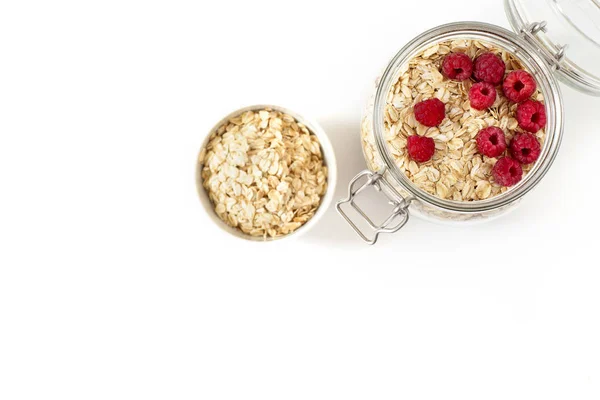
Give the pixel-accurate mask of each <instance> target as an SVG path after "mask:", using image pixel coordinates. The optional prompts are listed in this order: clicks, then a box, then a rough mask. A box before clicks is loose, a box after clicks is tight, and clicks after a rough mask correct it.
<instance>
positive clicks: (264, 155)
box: [198, 109, 328, 238]
mask: <svg viewBox="0 0 600 400" xmlns="http://www.w3.org/2000/svg"><path fill="white" fill-rule="evenodd" d="M198 164H199V168H200V174H201V178H202V186H203V187H204V189H205V190H206V192H207V193H208V196H209V198H210V200H211V202H212V204H213V206H214V210H215V212H216V214H217V215H218V216H219V218H220V219H221V220H223V221H224V222H225V223H226V224H228V225H229V226H232V227H234V228H237V229H239V230H240V231H242V232H243V233H245V234H247V235H250V236H254V237H263V238H268V237H271V238H277V237H281V236H284V235H287V234H290V233H292V232H294V231H295V230H297V229H298V228H300V227H301V226H302V225H304V224H305V223H306V222H307V221H308V220H309V219H311V218H312V217H313V216H314V214H315V212H316V211H317V209H318V208H319V205H320V204H321V200H322V198H323V196H324V195H325V192H326V190H327V176H328V171H327V166H326V165H325V160H324V157H323V153H322V150H321V145H320V143H319V140H318V139H317V137H316V136H315V135H314V134H313V133H312V132H310V131H309V129H308V128H307V127H306V126H305V125H304V124H302V123H300V122H298V121H296V119H295V118H294V117H292V116H291V115H288V114H284V113H282V112H280V111H277V110H272V109H262V110H255V111H253V110H251V111H246V112H244V113H242V114H240V115H237V116H235V117H233V118H230V119H229V120H228V121H227V122H225V123H223V124H222V125H221V126H220V127H219V128H218V129H217V130H216V131H215V132H214V133H213V134H212V135H211V137H210V138H209V141H208V144H207V145H206V147H205V148H203V149H202V150H201V152H200V156H199V159H198Z"/></svg>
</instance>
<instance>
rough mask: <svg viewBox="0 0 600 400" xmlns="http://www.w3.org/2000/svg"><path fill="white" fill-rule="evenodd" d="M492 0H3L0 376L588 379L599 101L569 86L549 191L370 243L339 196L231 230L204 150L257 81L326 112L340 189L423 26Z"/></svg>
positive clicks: (281, 381) (452, 388)
mask: <svg viewBox="0 0 600 400" xmlns="http://www.w3.org/2000/svg"><path fill="white" fill-rule="evenodd" d="M469 19H470V20H480V21H485V22H491V23H495V24H498V25H501V26H504V27H508V23H507V21H506V19H505V16H504V11H503V7H502V2H501V1H500V0H498V1H486V2H485V4H482V2H475V1H472V0H471V1H468V0H452V1H433V0H429V1H425V0H422V1H401V0H395V1H383V0H370V1H364V2H351V1H324V0H321V1H311V0H305V1H302V2H300V1H284V0H278V1H267V0H255V1H211V2H206V1H168V2H167V1H162V2H159V1H148V0H146V1H131V0H129V1H121V0H119V1H110V0H105V1H95V2H92V1H87V2H80V1H58V2H42V1H39V2H32V1H3V2H2V3H1V6H0V399H2V400H13V399H61V400H64V399H78V400H79V399H128V400H129V399H145V400H146V399H178V400H179V399H206V400H213V399H214V400H217V399H228V400H229V399H236V400H237V399H261V400H268V399H277V400H281V399H286V400H287V399H327V400H330V399H344V400H350V399H411V400H413V399H427V400H429V399H436V400H437V399H461V400H467V399H477V400H481V399H508V398H510V399H528V400H530V399H567V398H568V399H581V400H586V399H598V398H599V396H600V326H599V324H598V320H599V314H600V313H599V310H598V309H599V308H600V290H599V283H600V272H599V271H598V264H599V263H598V256H597V254H598V233H597V226H598V222H599V219H600V218H599V216H598V211H597V210H598V206H597V201H598V195H599V194H600V193H599V189H598V180H597V175H598V162H597V154H598V149H599V148H600V139H599V135H598V132H599V131H598V123H599V122H600V121H599V118H598V115H597V110H598V109H599V108H600V100H599V99H597V98H590V97H588V96H585V95H582V94H579V93H578V92H575V91H574V90H571V89H569V88H565V87H563V89H564V90H563V92H564V101H565V104H566V131H565V140H564V143H563V146H562V148H561V151H560V155H559V157H558V159H557V161H556V163H555V165H554V166H553V168H552V169H551V171H550V172H549V173H548V175H547V176H546V177H545V179H544V180H543V181H542V182H541V183H540V184H539V186H538V188H537V190H535V191H534V192H532V193H531V194H529V195H528V196H527V197H526V198H525V200H524V201H523V202H522V204H521V206H520V207H519V208H518V209H517V210H516V211H515V212H514V213H512V214H510V215H509V216H507V217H505V218H503V219H500V220H497V221H495V222H491V223H488V224H484V225H479V226H475V227H472V226H471V227H461V226H458V227H456V226H439V225H434V224H431V223H428V222H424V221H422V220H417V219H413V220H411V222H410V223H409V224H408V225H407V226H406V228H405V229H404V230H402V231H401V232H399V233H398V234H396V235H394V236H387V237H383V238H382V239H381V240H380V243H379V244H378V245H377V246H375V247H368V246H365V245H363V244H362V243H361V242H360V241H359V240H358V238H357V237H355V235H354V233H353V232H352V231H351V230H350V229H349V228H348V227H347V226H346V225H345V224H344V222H343V221H342V220H341V218H340V217H338V216H337V214H336V213H335V212H334V210H333V209H331V210H329V211H328V213H327V215H326V216H325V218H324V219H323V220H322V221H321V222H320V223H319V224H318V226H317V227H315V229H314V231H311V232H309V234H308V235H307V236H305V237H303V238H300V239H298V240H290V241H289V242H288V241H284V242H281V243H278V244H277V245H274V246H264V245H257V244H251V243H244V242H240V241H239V240H237V239H235V238H232V237H230V236H228V235H227V234H225V233H223V232H221V231H220V230H219V229H217V228H216V227H215V226H214V225H213V223H212V221H211V220H210V219H209V218H208V216H207V215H206V214H205V212H204V210H203V209H202V208H201V207H200V204H199V202H198V199H197V195H196V192H195V184H194V165H195V160H196V155H197V152H198V150H199V146H200V144H201V142H202V140H203V137H204V135H205V134H206V132H207V131H208V130H209V129H210V128H211V127H212V126H213V125H214V124H215V123H216V122H217V121H218V120H220V119H221V118H222V117H223V116H224V115H225V114H228V113H229V112H231V111H233V110H235V109H237V108H239V107H242V106H246V105H250V104H255V103H272V104H279V105H282V106H285V107H288V108H290V109H292V110H295V111H297V112H299V113H301V114H304V115H307V116H309V117H311V118H314V119H316V120H318V121H319V122H320V123H321V124H322V126H323V127H324V128H325V129H326V131H327V132H328V133H329V135H330V137H331V140H332V142H333V145H334V147H335V149H336V152H337V157H338V164H339V165H338V167H339V172H340V173H339V184H338V186H337V194H336V198H340V197H341V196H342V195H343V193H344V191H345V186H346V184H347V182H348V181H349V179H350V178H351V177H352V176H353V175H354V174H356V173H357V172H358V171H360V170H361V169H363V168H364V162H363V159H362V156H361V151H360V147H359V146H360V144H359V120H360V116H361V111H362V107H363V105H364V104H365V101H366V98H367V96H368V94H369V93H370V90H371V87H372V83H373V80H374V79H375V77H376V76H377V75H378V73H379V72H380V71H381V69H382V68H383V67H384V66H385V65H386V63H387V61H388V60H389V58H391V56H392V55H393V54H395V52H396V51H397V50H399V49H400V48H401V47H402V46H403V45H404V44H405V43H406V42H407V41H408V40H410V39H411V38H413V37H414V36H416V35H418V34H419V33H420V32H422V31H424V30H426V29H428V28H431V27H433V26H435V25H439V24H441V23H445V22H451V21H456V20H469Z"/></svg>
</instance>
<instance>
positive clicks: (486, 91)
mask: <svg viewBox="0 0 600 400" xmlns="http://www.w3.org/2000/svg"><path fill="white" fill-rule="evenodd" d="M505 72H506V65H505V64H504V61H502V59H501V58H500V57H498V56H497V55H496V54H494V53H491V52H487V53H483V54H481V55H480V56H479V57H477V58H476V59H475V61H472V60H471V58H470V57H469V56H468V55H466V54H464V53H451V54H448V55H447V56H446V57H445V58H444V61H443V62H442V73H443V74H444V75H445V76H446V77H447V78H449V79H452V80H456V81H464V80H467V79H471V78H472V79H473V80H475V82H476V83H474V84H473V86H471V89H470V90H469V101H470V103H471V107H472V108H474V109H476V110H485V109H487V108H489V107H491V106H492V105H493V104H494V103H495V101H496V96H497V95H498V93H497V91H496V86H499V85H500V84H501V83H502V92H503V93H504V96H506V98H507V99H508V100H510V101H512V102H514V103H518V104H519V105H518V106H517V113H516V114H517V115H516V118H517V122H518V123H519V127H521V129H523V130H524V131H526V132H517V133H516V134H515V135H514V137H513V139H512V141H511V142H510V144H508V145H507V143H506V137H505V135H504V132H503V131H502V129H500V128H497V127H493V126H492V127H489V128H485V129H483V130H481V131H480V132H479V133H478V134H477V138H476V141H477V149H478V151H479V152H480V153H481V154H483V155H484V156H487V157H492V158H495V157H500V156H501V155H502V154H503V153H504V152H505V151H506V150H507V148H508V150H509V153H510V156H504V157H501V158H500V159H498V161H497V162H496V164H495V165H494V168H493V171H492V174H493V176H494V180H495V181H496V182H497V183H498V184H499V185H502V186H513V185H515V184H516V183H518V182H519V181H520V180H521V179H522V177H523V169H522V168H521V164H531V163H533V162H535V161H536V160H537V159H538V157H539V155H540V153H541V146H540V143H539V141H538V140H537V138H536V137H535V135H533V133H536V132H537V131H539V130H540V129H543V128H544V126H545V125H546V110H545V108H544V105H543V104H542V103H540V102H538V101H534V100H532V99H531V98H530V97H531V96H532V95H533V93H534V92H535V90H536V88H537V84H536V82H535V79H534V78H533V77H532V76H531V74H529V73H528V72H527V71H522V70H518V71H512V72H511V73H509V74H508V75H506V77H505V76H504V75H505ZM503 79H504V81H503ZM414 113H415V119H416V120H417V121H419V122H420V123H421V124H423V125H425V126H429V127H433V126H438V125H439V124H441V123H442V121H443V120H444V118H446V106H445V105H444V103H443V102H442V101H440V100H439V99H437V98H432V99H428V100H424V101H421V102H419V103H417V104H415V106H414ZM407 150H408V154H409V156H410V157H411V158H412V159H413V160H415V161H417V162H427V161H429V160H430V159H431V158H432V157H433V154H434V153H435V143H434V141H433V139H432V138H428V137H420V136H411V137H409V138H408V142H407Z"/></svg>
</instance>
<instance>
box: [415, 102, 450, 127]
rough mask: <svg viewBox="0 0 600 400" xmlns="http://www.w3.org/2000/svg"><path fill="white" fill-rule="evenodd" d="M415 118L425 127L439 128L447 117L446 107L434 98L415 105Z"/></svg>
mask: <svg viewBox="0 0 600 400" xmlns="http://www.w3.org/2000/svg"><path fill="white" fill-rule="evenodd" d="M414 110H415V118H416V119H417V121H419V122H420V123H422V124H423V125H425V126H438V125H439V124H440V123H441V122H442V121H443V120H444V118H445V117H446V106H445V105H444V103H442V102H441V101H440V100H439V99H436V98H433V99H429V100H425V101H422V102H420V103H417V104H415V107H414Z"/></svg>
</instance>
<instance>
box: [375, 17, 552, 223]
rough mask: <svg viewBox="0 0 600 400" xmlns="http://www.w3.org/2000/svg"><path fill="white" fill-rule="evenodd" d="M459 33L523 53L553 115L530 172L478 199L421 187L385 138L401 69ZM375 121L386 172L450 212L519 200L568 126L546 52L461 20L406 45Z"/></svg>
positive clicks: (383, 83) (380, 92) (380, 94)
mask: <svg viewBox="0 0 600 400" xmlns="http://www.w3.org/2000/svg"><path fill="white" fill-rule="evenodd" d="M458 38H461V39H475V40H482V41H486V42H489V43H492V44H494V45H497V46H499V47H501V48H503V49H506V50H507V51H510V52H511V53H513V54H514V55H515V56H516V57H518V58H519V59H520V61H521V62H522V63H523V64H524V65H525V66H526V67H527V68H528V69H529V70H530V71H531V72H532V73H533V74H534V76H535V77H536V80H537V81H538V85H539V86H540V90H541V91H542V94H543V95H544V103H545V106H546V114H547V125H546V141H545V143H544V146H543V148H542V154H541V155H540V158H539V159H538V161H537V162H536V164H535V165H534V167H533V168H532V170H531V171H530V172H529V173H528V174H527V176H526V177H525V178H524V179H523V180H522V181H521V182H519V183H518V184H517V185H516V186H514V187H512V188H510V189H509V190H508V191H506V192H505V193H503V194H500V195H498V196H494V197H492V198H490V199H486V200H477V201H472V202H466V201H455V200H444V199H441V198H439V197H437V196H434V195H432V194H429V193H427V192H426V191H424V190H422V189H420V188H418V187H417V186H416V185H415V184H414V183H413V182H411V181H410V180H409V179H408V177H407V176H406V175H405V174H404V173H403V172H402V171H401V170H400V168H399V167H398V165H396V163H395V162H394V159H393V156H392V154H391V150H390V149H389V146H388V145H387V143H386V141H385V138H384V127H383V121H384V108H385V104H386V100H387V97H388V93H389V90H390V88H391V87H392V85H393V84H394V83H395V82H396V80H397V74H398V71H399V70H400V69H401V68H402V66H404V65H405V64H406V63H407V62H409V61H410V60H411V59H412V58H413V57H414V56H415V55H416V54H417V53H418V52H420V51H422V50H424V49H425V48H427V47H428V46H430V45H433V44H435V43H439V42H442V41H444V40H451V39H458ZM372 123H373V131H374V133H375V135H374V136H375V144H376V146H377V151H378V152H379V154H380V155H381V158H382V159H383V161H384V163H385V165H386V166H387V170H386V174H385V176H386V177H388V176H389V177H391V178H393V179H394V180H395V181H396V182H397V183H398V184H399V185H400V186H402V187H403V188H404V189H405V190H406V191H407V192H408V193H409V194H410V195H411V196H412V197H414V198H415V199H416V200H419V201H422V202H424V203H427V204H429V205H431V206H435V207H437V208H440V209H444V210H447V211H454V212H463V213H479V212H484V211H489V210H494V209H497V208H501V207H503V206H506V205H508V204H511V203H513V202H515V201H517V200H519V199H520V198H521V197H523V196H524V195H525V194H526V193H528V192H529V191H530V190H531V189H533V187H535V186H536V185H537V184H538V183H539V181H540V180H541V179H542V178H543V177H544V175H545V174H546V173H547V172H548V170H549V168H550V166H551V165H552V163H553V162H554V159H555V158H556V155H557V153H558V149H559V147H560V143H561V140H562V134H563V129H564V121H563V103H562V96H561V92H560V87H559V85H558V82H557V80H556V78H555V77H554V74H553V71H552V68H551V67H550V66H549V65H548V64H547V63H546V62H545V61H544V60H543V58H542V57H540V55H539V54H538V53H537V51H536V49H535V48H534V47H533V46H532V45H531V44H529V43H528V42H527V41H526V40H524V39H523V38H521V37H519V36H518V35H516V34H514V33H513V32H510V31H508V30H506V29H504V28H501V27H498V26H496V25H492V24H487V23H482V22H455V23H450V24H446V25H442V26H438V27H436V28H433V29H430V30H428V31H426V32H424V33H423V34H421V35H419V36H417V37H416V38H415V39H413V40H412V41H410V42H409V43H408V44H406V45H405V46H404V47H403V48H402V49H401V50H400V51H399V52H398V53H397V54H396V55H395V56H394V58H392V60H391V61H390V63H389V64H388V66H387V68H386V69H385V71H384V73H383V75H382V77H381V80H380V82H379V85H378V87H377V92H376V94H375V101H374V112H373V122H372Z"/></svg>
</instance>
